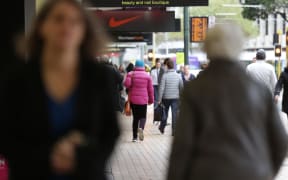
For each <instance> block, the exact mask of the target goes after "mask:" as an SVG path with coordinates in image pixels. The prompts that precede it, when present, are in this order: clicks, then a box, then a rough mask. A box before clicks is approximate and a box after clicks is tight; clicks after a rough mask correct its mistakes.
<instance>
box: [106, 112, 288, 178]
mask: <svg viewBox="0 0 288 180" xmlns="http://www.w3.org/2000/svg"><path fill="white" fill-rule="evenodd" d="M149 112H150V113H149V114H148V123H147V127H146V130H145V140H144V142H138V143H132V142H131V140H132V132H131V122H132V119H131V118H126V117H123V116H122V117H121V119H120V121H121V125H122V137H121V139H120V141H119V144H118V146H117V148H116V152H115V154H114V156H113V157H112V160H111V161H112V162H111V164H112V165H111V168H112V173H113V177H114V180H164V179H165V175H166V169H167V165H168V159H169V151H170V145H171V141H172V137H171V131H170V128H171V126H168V127H167V130H168V131H167V133H166V134H165V135H161V134H160V133H159V131H158V128H157V126H155V125H153V124H152V122H151V121H152V114H151V108H150V111H149ZM285 118H286V117H285ZM285 118H284V119H285ZM285 122H288V121H287V120H286V119H285ZM286 125H287V124H286ZM287 127H288V125H287ZM276 180H288V160H287V161H286V162H285V163H284V165H283V168H282V170H281V171H280V173H279V175H278V178H277V179H276Z"/></svg>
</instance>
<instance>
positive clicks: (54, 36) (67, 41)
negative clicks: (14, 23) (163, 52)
mask: <svg viewBox="0 0 288 180" xmlns="http://www.w3.org/2000/svg"><path fill="white" fill-rule="evenodd" d="M94 23H95V22H94V21H91V20H90V18H89V16H88V15H87V14H86V11H85V9H84V8H83V7H82V5H81V4H80V3H79V2H78V1H77V0H50V1H47V3H46V5H45V6H44V7H43V9H42V10H41V11H40V12H39V14H38V17H37V19H36V22H35V27H34V28H33V29H32V33H31V36H30V38H29V51H28V55H29V60H28V61H27V62H28V63H27V64H26V65H24V67H20V68H19V69H18V70H17V71H16V70H15V71H14V72H13V74H12V73H11V74H9V75H8V76H7V78H6V79H5V81H4V86H3V87H1V99H0V103H1V104H0V105H1V107H0V111H1V112H0V116H1V128H3V130H1V131H0V154H3V155H4V156H5V157H6V158H7V159H8V161H9V168H10V179H12V180H23V179H29V180H40V179H41V180H42V179H43V180H45V179H49V180H64V179H65V180H72V179H73V180H74V179H79V180H80V179H81V180H91V179H97V180H98V179H102V180H103V179H106V178H105V175H104V170H105V164H106V161H107V159H108V157H109V156H110V154H111V152H112V150H113V147H114V145H115V142H116V139H117V137H118V135H119V130H118V125H117V119H116V116H115V113H114V108H113V107H114V104H113V100H112V97H113V96H112V89H111V85H110V83H109V82H111V78H110V75H109V73H108V70H107V69H106V68H105V67H104V66H102V65H99V64H94V63H93V58H94V56H95V54H96V53H97V52H98V53H99V51H100V50H101V47H100V46H99V45H102V44H103V39H102V36H101V35H100V34H99V32H100V30H99V29H100V27H97V28H98V29H97V32H98V33H96V31H94V25H93V24H94ZM4 129H5V130H4Z"/></svg>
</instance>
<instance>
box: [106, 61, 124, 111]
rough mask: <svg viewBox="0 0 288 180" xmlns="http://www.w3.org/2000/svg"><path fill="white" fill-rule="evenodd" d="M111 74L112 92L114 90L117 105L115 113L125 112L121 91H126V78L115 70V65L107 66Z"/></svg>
mask: <svg viewBox="0 0 288 180" xmlns="http://www.w3.org/2000/svg"><path fill="white" fill-rule="evenodd" d="M105 66H106V67H107V69H108V70H109V73H110V74H111V76H112V79H111V80H112V81H111V85H112V90H113V100H114V103H115V111H120V112H122V111H123V104H121V91H122V90H123V89H124V87H123V79H124V77H123V76H122V75H121V74H120V72H119V71H118V70H117V69H115V68H114V66H113V65H110V64H105Z"/></svg>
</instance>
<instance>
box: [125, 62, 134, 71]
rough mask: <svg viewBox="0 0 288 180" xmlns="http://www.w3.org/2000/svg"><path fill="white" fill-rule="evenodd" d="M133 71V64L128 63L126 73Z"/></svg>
mask: <svg viewBox="0 0 288 180" xmlns="http://www.w3.org/2000/svg"><path fill="white" fill-rule="evenodd" d="M133 70H134V64H133V63H129V64H128V66H127V68H126V72H127V73H129V72H131V71H133Z"/></svg>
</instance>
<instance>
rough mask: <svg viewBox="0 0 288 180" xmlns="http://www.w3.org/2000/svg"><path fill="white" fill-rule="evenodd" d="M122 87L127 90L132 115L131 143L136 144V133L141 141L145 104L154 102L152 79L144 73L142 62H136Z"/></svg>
mask: <svg viewBox="0 0 288 180" xmlns="http://www.w3.org/2000/svg"><path fill="white" fill-rule="evenodd" d="M124 85H125V87H126V88H127V89H128V90H129V94H128V96H129V100H130V103H131V107H132V113H133V142H137V139H138V133H139V139H140V141H143V140H144V133H143V131H144V129H145V124H146V114H147V104H149V105H150V104H153V102H154V90H153V85H152V79H151V77H150V76H149V74H148V73H146V72H145V68H144V62H143V61H141V60H137V61H136V63H135V69H134V71H132V72H130V73H129V74H128V75H127V77H126V79H125V82H124Z"/></svg>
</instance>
